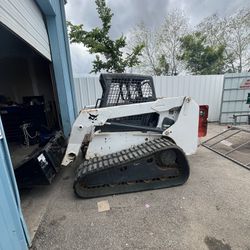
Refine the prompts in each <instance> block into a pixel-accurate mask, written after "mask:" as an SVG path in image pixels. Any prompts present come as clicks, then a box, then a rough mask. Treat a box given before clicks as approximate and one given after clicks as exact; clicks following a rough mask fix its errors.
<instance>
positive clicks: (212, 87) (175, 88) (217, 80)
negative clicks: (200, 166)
mask: <svg viewBox="0 0 250 250" xmlns="http://www.w3.org/2000/svg"><path fill="white" fill-rule="evenodd" d="M153 78H154V85H155V90H156V95H157V97H175V96H186V95H188V96H191V97H192V98H193V99H194V100H195V101H196V102H197V103H198V104H200V105H201V104H206V105H209V121H218V120H219V117H220V105H221V96H222V89H223V79H224V76H223V75H202V76H192V75H190V76H154V77H153ZM74 85H75V86H74V88H75V96H76V106H77V112H79V110H81V109H82V108H84V107H86V106H94V105H95V103H96V100H97V99H98V98H100V97H101V95H102V89H101V85H100V83H99V77H98V76H77V77H75V78H74Z"/></svg>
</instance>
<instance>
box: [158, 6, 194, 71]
mask: <svg viewBox="0 0 250 250" xmlns="http://www.w3.org/2000/svg"><path fill="white" fill-rule="evenodd" d="M188 29H189V28H188V18H187V17H186V15H185V14H184V12H182V11H180V10H177V9H176V10H173V11H171V12H169V13H168V15H167V16H166V17H165V21H164V23H163V25H162V26H161V27H160V31H159V33H160V43H161V49H160V50H161V54H163V55H165V57H166V58H167V62H168V64H169V74H170V75H177V74H178V73H179V71H181V69H182V67H183V65H182V62H181V61H179V60H178V58H177V57H178V54H179V53H180V46H181V42H180V38H181V37H183V36H184V35H186V34H187V32H188Z"/></svg>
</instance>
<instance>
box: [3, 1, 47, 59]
mask: <svg viewBox="0 0 250 250" xmlns="http://www.w3.org/2000/svg"><path fill="white" fill-rule="evenodd" d="M0 22H1V23H3V24H4V25H5V26H6V27H8V28H9V29H10V30H12V31H13V32H14V33H16V34H17V35H18V36H19V37H21V38H22V39H23V40H25V41H26V42H27V43H28V44H30V45H31V46H32V47H33V48H34V49H36V50H37V51H38V52H40V53H41V54H42V55H43V56H45V57H46V58H47V59H49V60H51V54H50V46H49V39H48V34H47V30H46V27H45V23H44V20H43V16H42V13H41V12H40V10H39V8H38V7H37V5H36V3H35V1H34V0H25V1H20V0H0Z"/></svg>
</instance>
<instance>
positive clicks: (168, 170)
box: [74, 138, 189, 198]
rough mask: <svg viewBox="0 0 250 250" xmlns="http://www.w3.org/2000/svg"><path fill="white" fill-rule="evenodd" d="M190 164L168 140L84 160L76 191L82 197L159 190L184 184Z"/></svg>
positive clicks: (159, 140) (157, 140)
mask: <svg viewBox="0 0 250 250" xmlns="http://www.w3.org/2000/svg"><path fill="white" fill-rule="evenodd" d="M188 177H189V164H188V161H187V159H186V156H185V154H184V152H183V151H182V149H181V148H179V147H178V146H176V145H175V144H174V143H172V142H171V141H169V140H168V139H167V138H161V139H155V140H152V141H149V142H146V143H143V144H140V145H138V146H134V147H131V148H129V149H126V150H122V151H120V152H117V153H113V154H109V155H105V156H102V157H95V158H92V159H90V160H85V161H84V162H83V163H82V164H81V165H80V166H79V168H78V169H77V174H76V178H75V181H74V191H75V193H76V195H78V196H79V197H81V198H93V197H99V196H106V195H112V194H120V193H129V192H137V191H143V190H150V189H159V188H166V187H172V186H178V185H182V184H184V183H185V182H186V181H187V179H188Z"/></svg>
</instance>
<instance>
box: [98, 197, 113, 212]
mask: <svg viewBox="0 0 250 250" xmlns="http://www.w3.org/2000/svg"><path fill="white" fill-rule="evenodd" d="M97 207H98V212H105V211H109V210H110V206H109V202H108V201H107V200H105V201H99V202H97Z"/></svg>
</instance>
